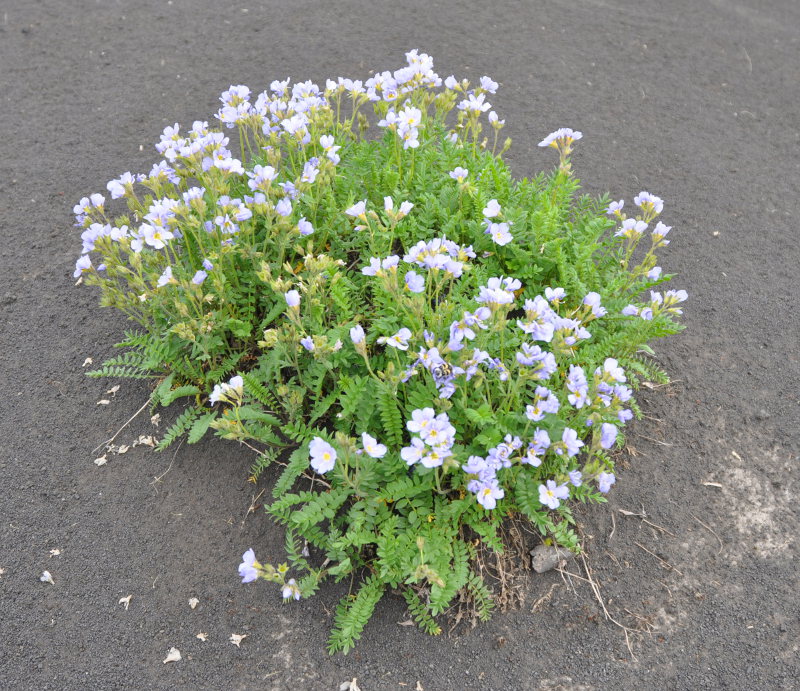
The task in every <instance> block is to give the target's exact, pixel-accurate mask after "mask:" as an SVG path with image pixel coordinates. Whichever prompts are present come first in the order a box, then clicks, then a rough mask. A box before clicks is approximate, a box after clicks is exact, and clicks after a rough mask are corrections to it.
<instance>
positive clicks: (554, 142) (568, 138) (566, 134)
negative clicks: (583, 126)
mask: <svg viewBox="0 0 800 691" xmlns="http://www.w3.org/2000/svg"><path fill="white" fill-rule="evenodd" d="M582 138H583V133H582V132H575V131H573V130H571V129H570V128H569V127H562V128H561V129H558V130H556V131H555V132H551V133H550V134H548V135H547V136H546V137H545V138H544V139H542V141H540V142H539V146H552V147H553V148H554V149H555V148H558V147H559V146H569V145H570V144H572V142H576V141H578V140H579V139H582Z"/></svg>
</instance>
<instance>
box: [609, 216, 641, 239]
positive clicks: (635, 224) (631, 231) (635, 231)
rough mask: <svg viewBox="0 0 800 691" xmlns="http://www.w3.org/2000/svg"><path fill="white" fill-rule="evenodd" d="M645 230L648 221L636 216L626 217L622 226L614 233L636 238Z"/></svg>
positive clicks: (617, 235) (619, 235)
mask: <svg viewBox="0 0 800 691" xmlns="http://www.w3.org/2000/svg"><path fill="white" fill-rule="evenodd" d="M645 230H647V223H645V222H644V221H637V220H636V219H635V218H626V219H625V220H624V221H623V222H622V227H621V228H620V229H619V230H617V232H616V233H614V236H615V237H625V238H630V239H635V238H638V237H639V236H640V235H641V234H642V233H644V231H645Z"/></svg>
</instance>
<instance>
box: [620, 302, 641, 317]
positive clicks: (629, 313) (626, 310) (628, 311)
mask: <svg viewBox="0 0 800 691" xmlns="http://www.w3.org/2000/svg"><path fill="white" fill-rule="evenodd" d="M622 314H623V315H625V316H626V317H635V316H636V315H638V314H639V308H638V307H637V306H636V305H626V306H625V307H623V308H622Z"/></svg>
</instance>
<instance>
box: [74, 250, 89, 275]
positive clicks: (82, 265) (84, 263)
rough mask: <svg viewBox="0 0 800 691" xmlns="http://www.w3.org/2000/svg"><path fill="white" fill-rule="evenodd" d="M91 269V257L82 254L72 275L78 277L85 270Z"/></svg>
mask: <svg viewBox="0 0 800 691" xmlns="http://www.w3.org/2000/svg"><path fill="white" fill-rule="evenodd" d="M91 269H92V260H91V259H90V258H89V255H88V254H83V255H81V256H80V258H79V259H78V261H76V262H75V272H74V273H73V274H72V277H73V278H78V277H79V276H80V275H81V274H83V273H84V272H85V271H91Z"/></svg>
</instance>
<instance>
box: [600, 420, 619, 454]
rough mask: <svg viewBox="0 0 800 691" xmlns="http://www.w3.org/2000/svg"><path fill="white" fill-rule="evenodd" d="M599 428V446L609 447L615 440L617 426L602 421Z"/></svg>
mask: <svg viewBox="0 0 800 691" xmlns="http://www.w3.org/2000/svg"><path fill="white" fill-rule="evenodd" d="M600 430H601V432H600V446H601V447H603V448H604V449H610V448H611V447H612V446H614V442H615V441H616V440H617V426H616V425H612V424H611V423H608V422H604V423H603V425H602V427H601V428H600Z"/></svg>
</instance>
